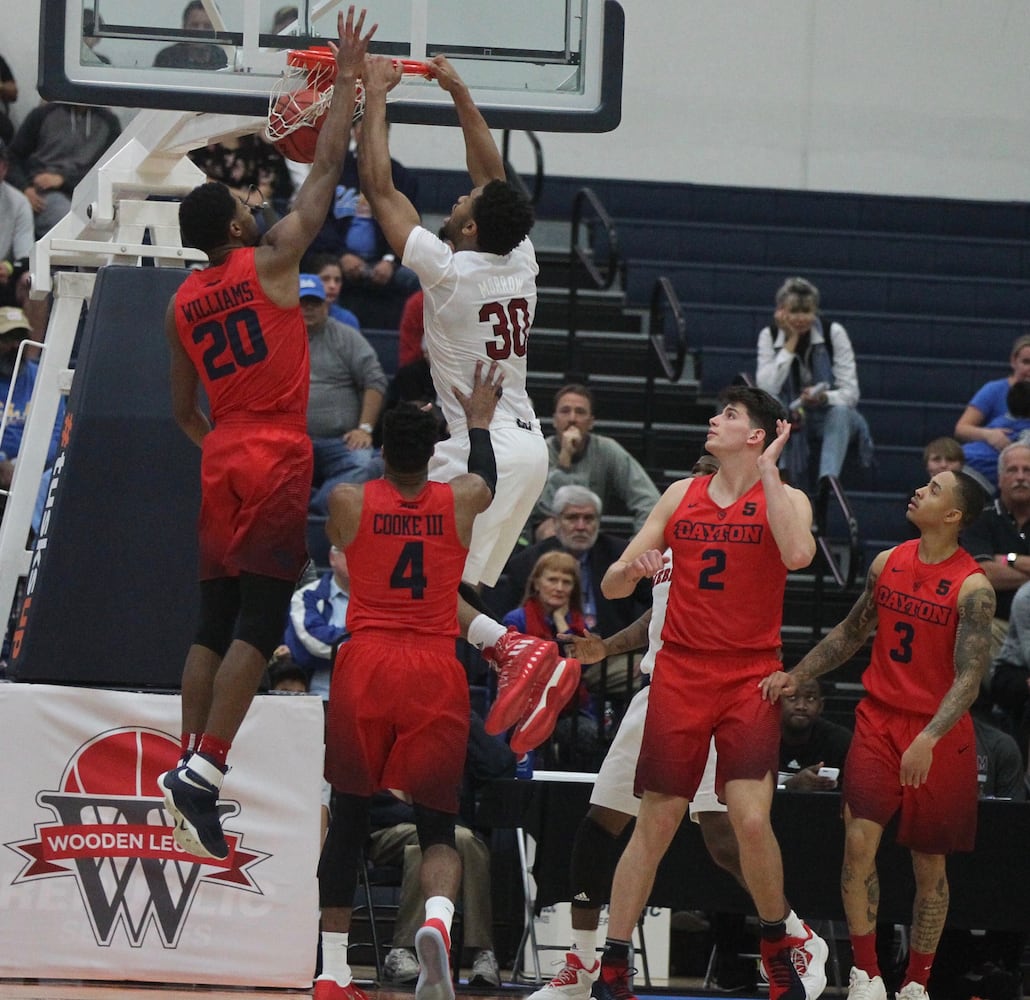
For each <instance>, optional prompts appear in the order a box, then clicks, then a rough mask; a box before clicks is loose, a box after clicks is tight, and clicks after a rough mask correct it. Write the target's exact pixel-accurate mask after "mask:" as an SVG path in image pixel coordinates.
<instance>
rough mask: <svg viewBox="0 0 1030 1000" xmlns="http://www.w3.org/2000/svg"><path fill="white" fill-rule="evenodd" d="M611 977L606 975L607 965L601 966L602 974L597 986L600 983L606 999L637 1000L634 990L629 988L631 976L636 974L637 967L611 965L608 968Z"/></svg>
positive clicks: (602, 993)
mask: <svg viewBox="0 0 1030 1000" xmlns="http://www.w3.org/2000/svg"><path fill="white" fill-rule="evenodd" d="M607 971H609V972H610V973H611V975H610V977H609V976H608V975H605V972H606V970H605V967H604V965H602V966H601V975H600V977H599V978H598V981H597V983H595V986H596V985H598V984H600V986H601V991H600V992H601V995H602V996H603V997H604V1000H637V998H636V996H635V995H634V993H633V991H632V990H631V989H630V988H629V981H630V977H632V976H633V975H635V974H636V971H637V970H636V969H631V968H629V967H628V966H621V967H620V966H611V967H609V969H608V970H607Z"/></svg>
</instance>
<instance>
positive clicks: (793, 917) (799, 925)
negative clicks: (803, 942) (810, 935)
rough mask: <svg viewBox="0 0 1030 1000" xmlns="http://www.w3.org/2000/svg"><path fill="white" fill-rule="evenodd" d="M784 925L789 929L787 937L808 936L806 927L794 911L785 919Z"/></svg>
mask: <svg viewBox="0 0 1030 1000" xmlns="http://www.w3.org/2000/svg"><path fill="white" fill-rule="evenodd" d="M783 923H784V925H785V926H786V928H787V937H795V938H803V937H805V936H806V934H807V932H806V930H805V925H804V923H803V922H802V920H801V918H800V917H799V916H798V915H797V914H796V913H795V912H794V911H793V910H791V911H790V912H789V913H788V914H787V915H786V916H785V917H784V918H783Z"/></svg>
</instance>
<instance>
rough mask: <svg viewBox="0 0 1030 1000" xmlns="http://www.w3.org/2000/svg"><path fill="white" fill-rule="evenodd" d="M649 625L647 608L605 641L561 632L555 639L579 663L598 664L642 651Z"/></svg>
mask: <svg viewBox="0 0 1030 1000" xmlns="http://www.w3.org/2000/svg"><path fill="white" fill-rule="evenodd" d="M650 624H651V609H650V608H648V609H647V610H646V611H645V612H644V613H643V614H642V615H641V616H640V617H639V618H638V619H637V620H636V621H635V622H633V623H632V624H631V625H627V626H626V627H625V628H624V629H620V631H618V632H616V633H615V635H613V636H609V637H608V638H607V639H602V638H601V637H600V636H599V635H594V633H593V632H587V634H586V635H576V634H575V633H574V632H562V633H560V634H559V635H558V636H557V639H558V641H559V642H561V643H565V644H566V645H567V646H568V647H569V649H568V653H569V655H570V656H574V657H575V658H576V659H577V660H579V662H580V663H598V662H599V661H601V660H603V659H605V658H606V657H608V656H619V655H620V654H622V653H629V652H632V651H633V650H635V649H643V648H644V647H645V646H646V645H647V627H648V626H649V625H650Z"/></svg>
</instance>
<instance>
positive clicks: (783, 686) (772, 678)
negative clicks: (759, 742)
mask: <svg viewBox="0 0 1030 1000" xmlns="http://www.w3.org/2000/svg"><path fill="white" fill-rule="evenodd" d="M891 551H893V550H891V549H888V550H887V551H885V552H881V553H880V554H879V555H878V556H877V557H876V558H875V559H874V560H873V564H872V566H870V567H869V573H868V575H867V576H866V581H865V589H864V590H863V591H862V593H861V594H860V595H859V597H858V600H857V601H855V603H854V604H853V605H852V607H851V610H850V611H849V612H848V616H847V618H845V619H844V620H843V621H842V622H839V623H838V624H837V625H834V627H833V628H832V629H830V631H829V632H828V633H827V634H826V637H825V638H824V639H822V640H821V641H820V642H819V643H818V645H816V646H815V647H814V648H813V649H812V650H810V651H809V652H808V653H807V654H806V655H805V656H804V657H803V658H802V660H801V662H800V663H798V665H797V666H796V667H794V669H793V670H790V671H788V672H784V671H782V670H777V671H776V672H775V673H772V674H769V676H768V677H763V678H762V680H761V681H760V682H759V684H758V686H759V688H760V689H761V692H762V697H763V698H765V699H766V700H767V701H771V702H775V701H777V700H779V698H780V696H781V695H784V694H793V692H794V691H795V689H796V688H797V686H798V685H799V684H800V683H801V682H802V681H806V680H810V679H811V678H813V677H821V676H822V675H823V674H826V673H829V672H830V671H831V670H833V669H834V668H835V667H839V666H840V665H841V664H842V663H845V662H846V661H847V660H849V659H850V658H851V657H852V656H854V654H855V653H856V652H858V650H859V648H860V647H861V645H862V643H864V642H865V641H866V639H867V638H869V636H870V635H872V633H873V632H874V631H875V630H876V623H877V617H878V616H877V613H876V596H875V595H876V581H877V580H878V579H879V576H880V573H882V572H883V567H884V563H886V562H887V556H888V555H890V553H891Z"/></svg>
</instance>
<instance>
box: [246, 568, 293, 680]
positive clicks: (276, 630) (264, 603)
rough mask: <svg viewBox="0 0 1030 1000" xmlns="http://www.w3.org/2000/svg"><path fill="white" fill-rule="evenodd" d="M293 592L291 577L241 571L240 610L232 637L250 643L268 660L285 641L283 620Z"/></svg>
mask: <svg viewBox="0 0 1030 1000" xmlns="http://www.w3.org/2000/svg"><path fill="white" fill-rule="evenodd" d="M292 596H293V583H292V581H290V580H276V579H275V578H273V577H270V576H256V575H255V574H253V573H242V574H240V613H239V617H238V618H237V621H236V631H235V632H234V633H233V639H239V640H240V641H241V642H246V643H249V644H250V645H251V646H253V647H254V648H255V649H256V650H258V651H259V652H260V653H261V655H262V656H263V657H264V658H265V659H266V660H267V659H268V658H269V657H270V656H271V655H272V654H273V653H274V652H275V648H276V646H278V645H279V644H280V643H281V642H282V641H283V622H284V621H285V620H286V613H287V611H288V610H289V607H290V598H291V597H292Z"/></svg>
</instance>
